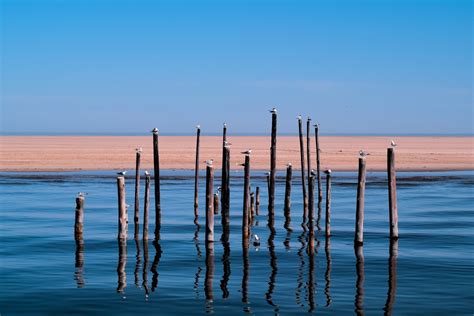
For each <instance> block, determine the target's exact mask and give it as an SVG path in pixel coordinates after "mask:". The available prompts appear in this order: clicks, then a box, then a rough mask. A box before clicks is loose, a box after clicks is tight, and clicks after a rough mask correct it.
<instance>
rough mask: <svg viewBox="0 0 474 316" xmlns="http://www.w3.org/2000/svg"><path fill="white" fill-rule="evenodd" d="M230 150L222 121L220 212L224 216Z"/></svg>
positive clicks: (225, 127) (225, 125)
mask: <svg viewBox="0 0 474 316" xmlns="http://www.w3.org/2000/svg"><path fill="white" fill-rule="evenodd" d="M229 152H230V148H229V145H228V143H227V124H226V123H224V125H223V127H222V171H221V208H222V210H221V213H222V217H223V218H224V213H225V211H226V209H225V208H226V194H227V191H226V188H227V178H228V177H229V174H228V173H227V170H228V167H227V165H228V164H229V157H228V154H229Z"/></svg>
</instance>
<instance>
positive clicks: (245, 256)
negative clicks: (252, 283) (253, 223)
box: [242, 241, 251, 313]
mask: <svg viewBox="0 0 474 316" xmlns="http://www.w3.org/2000/svg"><path fill="white" fill-rule="evenodd" d="M249 266H250V263H249V245H248V242H245V241H243V242H242V268H243V271H242V303H243V304H244V312H246V313H249V312H250V311H251V310H250V306H249V297H248V283H249Z"/></svg>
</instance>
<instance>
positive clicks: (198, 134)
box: [194, 126, 201, 217]
mask: <svg viewBox="0 0 474 316" xmlns="http://www.w3.org/2000/svg"><path fill="white" fill-rule="evenodd" d="M200 138H201V128H200V127H199V126H198V127H197V128H196V162H195V166H194V217H198V208H199V195H198V191H199V142H200Z"/></svg>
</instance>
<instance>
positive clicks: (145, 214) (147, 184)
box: [143, 174, 150, 241]
mask: <svg viewBox="0 0 474 316" xmlns="http://www.w3.org/2000/svg"><path fill="white" fill-rule="evenodd" d="M149 209H150V175H149V174H147V175H146V177H145V203H144V207H143V240H144V241H146V240H148V210H149Z"/></svg>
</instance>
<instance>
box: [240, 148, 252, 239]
mask: <svg viewBox="0 0 474 316" xmlns="http://www.w3.org/2000/svg"><path fill="white" fill-rule="evenodd" d="M244 166H245V171H244V205H243V216H242V242H247V241H248V239H249V234H250V230H249V204H250V203H249V202H250V201H249V197H250V155H245V164H244Z"/></svg>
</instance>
